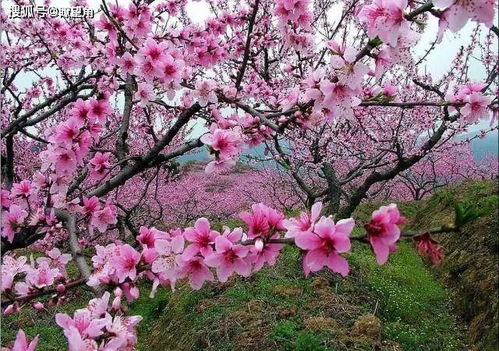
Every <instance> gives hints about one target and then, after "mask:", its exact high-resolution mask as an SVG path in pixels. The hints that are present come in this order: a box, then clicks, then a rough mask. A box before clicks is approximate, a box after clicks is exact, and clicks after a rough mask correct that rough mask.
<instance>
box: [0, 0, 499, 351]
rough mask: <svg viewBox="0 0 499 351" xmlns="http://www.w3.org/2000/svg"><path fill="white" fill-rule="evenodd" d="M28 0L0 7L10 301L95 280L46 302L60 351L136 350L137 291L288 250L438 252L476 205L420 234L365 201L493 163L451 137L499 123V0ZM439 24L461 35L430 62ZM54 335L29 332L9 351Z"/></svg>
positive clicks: (318, 260) (15, 304) (214, 275)
mask: <svg viewBox="0 0 499 351" xmlns="http://www.w3.org/2000/svg"><path fill="white" fill-rule="evenodd" d="M30 4H31V2H28V1H24V0H15V1H12V2H11V3H9V2H7V4H2V6H3V8H2V12H1V18H2V24H1V25H2V29H1V30H2V40H1V49H2V55H1V68H2V78H1V79H2V85H1V99H2V104H1V113H2V120H1V136H2V153H1V156H2V190H1V208H2V209H1V214H2V233H1V245H2V246H1V249H2V269H1V274H2V282H1V299H2V300H1V303H2V314H3V315H4V316H6V315H12V314H16V313H20V312H22V311H23V310H25V309H34V310H36V311H39V312H40V313H42V312H43V311H45V310H46V309H49V308H51V307H53V306H56V305H60V304H65V303H67V301H68V298H69V296H72V295H69V292H72V291H75V290H78V289H87V290H88V289H91V291H92V292H93V294H94V295H95V296H94V298H93V299H92V300H90V301H89V302H88V306H87V307H86V308H83V309H78V310H76V311H74V314H72V315H68V314H65V313H57V314H55V322H56V323H57V325H58V326H60V328H62V330H63V332H64V335H65V337H66V339H67V343H68V345H69V346H68V348H69V350H73V351H77V350H78V351H79V350H106V351H111V350H134V349H135V345H136V343H137V334H136V328H137V326H138V325H139V323H140V322H141V319H142V317H141V316H140V315H129V314H128V313H127V311H128V308H127V305H128V304H130V303H132V302H133V301H134V300H136V299H137V298H138V297H139V294H144V293H145V294H149V295H150V296H149V297H150V298H151V299H154V298H155V294H156V292H157V291H158V289H175V287H176V286H178V285H179V284H181V285H182V284H188V285H190V287H191V288H192V289H195V290H197V289H203V288H204V287H205V286H206V285H207V284H214V282H221V283H223V282H226V281H228V280H230V279H231V278H232V279H233V277H234V276H242V277H249V276H251V275H253V274H255V273H256V272H258V271H259V270H261V269H262V268H263V267H265V266H272V265H274V264H275V263H276V262H277V261H278V260H279V258H280V255H281V251H282V250H283V248H284V246H286V245H294V246H296V247H298V248H299V250H300V251H301V253H302V254H301V259H300V264H301V265H302V267H303V274H304V275H305V276H310V275H313V274H315V272H318V271H321V270H330V271H331V272H333V274H337V275H339V276H342V277H346V276H347V275H348V274H349V272H351V270H352V267H351V264H349V260H348V253H349V252H350V251H351V250H352V248H353V246H352V244H353V242H357V243H358V244H359V245H366V246H368V247H370V248H372V257H373V260H376V262H377V263H378V264H379V265H383V264H385V263H386V262H387V261H389V260H390V256H391V255H396V253H394V252H395V250H397V243H398V242H399V241H400V240H411V241H413V242H414V244H415V245H416V247H417V250H418V251H419V252H420V253H421V254H422V255H425V256H427V257H429V259H430V260H431V262H433V263H435V264H438V263H439V262H440V261H441V260H442V259H443V257H442V253H441V245H440V244H439V242H438V239H437V236H438V235H439V233H450V234H448V235H452V233H453V232H458V231H459V226H460V225H462V224H463V223H464V222H465V221H466V218H464V219H463V220H462V221H459V220H456V222H455V223H451V224H449V223H442V224H441V226H440V227H436V228H428V229H427V230H425V231H409V230H405V229H404V228H403V226H404V224H405V223H406V219H405V217H406V216H404V214H403V213H401V211H400V210H399V209H398V207H397V205H396V204H389V205H386V206H381V207H379V209H377V210H375V211H374V212H373V213H372V217H371V219H370V221H367V222H366V223H360V222H359V221H358V220H355V219H354V218H353V217H352V213H353V212H354V210H355V209H356V208H357V206H358V205H359V204H361V202H363V201H364V200H366V199H372V198H378V199H381V198H382V199H389V200H392V201H394V200H397V198H396V197H395V194H393V193H397V194H396V195H397V196H399V198H402V197H404V196H405V197H406V198H409V199H412V198H414V199H420V198H423V197H424V196H425V195H427V194H429V193H431V192H432V191H433V190H435V189H436V188H438V187H439V186H442V185H445V184H449V183H452V182H457V181H458V180H460V179H468V178H474V177H475V178H490V177H494V176H495V173H494V172H495V171H494V170H496V169H497V168H496V166H495V165H496V162H497V161H496V159H493V160H488V162H489V163H486V162H487V160H486V159H485V160H482V161H480V162H482V163H480V162H478V161H475V160H474V159H473V155H472V154H471V151H470V143H471V142H472V139H473V138H468V139H466V138H459V135H461V134H462V133H464V132H466V131H467V130H468V129H469V128H472V127H473V126H476V125H485V126H486V127H484V129H483V131H482V136H483V135H485V134H487V133H489V132H495V129H496V125H497V123H496V117H497V113H498V100H497V69H498V67H497V51H496V49H497V36H498V35H499V30H498V29H497V27H496V26H494V18H495V15H496V14H495V9H496V6H497V4H496V2H495V0H477V1H460V0H434V1H427V2H426V1H423V0H421V1H412V0H345V1H325V0H275V1H273V0H244V1H220V0H205V1H187V0H156V1H155V0H133V1H129V2H125V3H124V2H121V1H120V2H119V3H118V2H114V1H107V0H103V1H102V2H97V1H95V2H94V1H93V0H92V1H85V0H74V1H72V2H71V6H81V7H83V8H87V7H90V6H92V7H93V8H95V17H94V18H88V17H81V18H79V17H72V18H61V17H51V16H48V15H47V16H34V17H33V18H28V17H26V18H10V16H9V14H10V12H11V11H12V9H11V8H10V5H12V6H20V7H23V6H28V5H30ZM44 4H45V5H47V6H48V5H50V6H54V7H57V6H58V3H56V2H55V1H54V2H52V3H51V2H50V0H48V1H44ZM201 5H203V6H201ZM204 5H206V6H204ZM196 6H201V7H202V8H203V9H204V10H203V11H206V13H205V14H204V15H205V16H204V19H203V20H201V21H194V20H193V18H192V12H193V11H194V12H196V11H200V10H196ZM201 7H200V8H201ZM431 23H438V26H431V25H430V24H431ZM465 25H466V26H467V27H466V28H472V29H471V32H467V33H466V34H463V33H462V32H460V31H461V30H462V28H463V27H464V26H465ZM432 28H433V29H432ZM437 28H438V29H437ZM470 33H471V34H470ZM423 37H425V38H430V41H429V44H428V45H426V46H425V47H424V52H423V53H422V54H421V53H418V54H416V53H415V52H414V48H415V47H416V46H418V45H420V44H421V40H422V38H423ZM443 38H455V39H454V40H459V41H461V42H462V46H461V47H460V48H459V49H458V50H457V51H455V52H448V51H447V50H446V52H445V55H446V56H447V57H451V58H452V60H451V61H449V62H451V64H450V65H449V66H448V67H443V69H444V70H445V72H444V73H443V74H442V75H441V76H440V77H438V78H435V77H434V76H432V75H431V74H430V73H429V72H428V71H427V70H426V69H425V67H426V66H425V60H426V59H427V57H428V55H430V54H431V53H432V52H433V51H435V50H439V48H441V45H443V44H442V41H443ZM470 67H473V69H475V70H479V71H480V72H481V76H483V77H482V79H480V80H478V81H477V80H476V79H474V78H472V77H470V75H471V73H470V70H471V69H470ZM252 150H262V153H261V154H258V155H256V153H252ZM457 150H459V151H457ZM199 152H206V153H207V154H208V156H209V161H208V162H205V163H204V164H203V166H202V167H203V168H202V169H194V170H192V169H191V170H189V171H187V166H184V163H186V162H185V161H182V160H183V157H185V156H186V155H193V154H196V153H199ZM484 162H485V163H484ZM269 165H270V166H269ZM245 167H246V168H245ZM238 177H239V178H238ZM232 178H234V179H232ZM207 187H210V189H209V190H208V191H207V190H206V189H207ZM394 189H399V190H394ZM402 189H405V190H402ZM416 192H417V193H416ZM403 194H406V195H403ZM392 195H393V196H392ZM224 218H238V219H239V220H241V223H243V224H244V225H242V226H241V227H228V226H223V228H222V227H217V225H216V224H217V223H220V220H221V219H224ZM220 228H222V229H220ZM354 228H355V230H354ZM70 266H71V267H76V268H74V269H69V267H70ZM146 283H147V284H148V285H147V286H148V287H147V291H146V290H144V289H142V288H141V289H140V290H139V285H140V287H143V286H144V284H146ZM43 343H44V340H43V338H39V337H34V338H33V337H27V335H26V333H25V332H24V331H23V330H19V331H18V333H17V337H16V339H15V341H13V343H12V344H10V345H5V347H6V348H5V350H16V351H27V350H30V351H33V350H35V349H36V348H37V347H40V345H42V344H43ZM2 350H3V349H2Z"/></svg>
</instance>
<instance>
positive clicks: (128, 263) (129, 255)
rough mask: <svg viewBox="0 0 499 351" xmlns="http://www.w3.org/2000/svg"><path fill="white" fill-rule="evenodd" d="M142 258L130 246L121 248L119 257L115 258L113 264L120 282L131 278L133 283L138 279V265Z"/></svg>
mask: <svg viewBox="0 0 499 351" xmlns="http://www.w3.org/2000/svg"><path fill="white" fill-rule="evenodd" d="M140 258H141V255H140V253H138V252H137V251H136V250H135V249H134V248H133V247H131V246H130V245H128V244H125V245H122V246H119V255H118V256H116V257H114V259H113V263H114V268H115V269H116V275H117V276H118V279H119V282H120V283H121V282H124V281H125V279H127V278H130V279H131V280H132V281H133V280H135V278H136V277H137V264H138V263H139V261H140Z"/></svg>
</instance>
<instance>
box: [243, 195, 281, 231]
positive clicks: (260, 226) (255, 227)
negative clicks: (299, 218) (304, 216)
mask: <svg viewBox="0 0 499 351" xmlns="http://www.w3.org/2000/svg"><path fill="white" fill-rule="evenodd" d="M251 209H252V210H253V212H252V213H250V212H243V213H241V214H240V215H239V218H241V219H242V220H243V221H244V222H245V223H246V224H247V225H248V227H249V230H248V238H250V239H255V238H258V237H261V238H263V239H265V238H268V237H270V236H272V235H274V234H275V233H276V231H281V230H285V229H286V228H285V226H284V222H283V220H284V215H283V214H282V213H281V212H279V211H277V210H275V209H273V208H270V207H268V206H266V205H264V204H262V203H260V204H255V205H253V206H251Z"/></svg>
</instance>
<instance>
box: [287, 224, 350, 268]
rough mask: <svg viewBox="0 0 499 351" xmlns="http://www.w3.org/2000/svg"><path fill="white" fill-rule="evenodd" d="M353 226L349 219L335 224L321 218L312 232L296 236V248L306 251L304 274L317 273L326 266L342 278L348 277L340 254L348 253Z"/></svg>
mask: <svg viewBox="0 0 499 351" xmlns="http://www.w3.org/2000/svg"><path fill="white" fill-rule="evenodd" d="M354 225H355V222H354V220H353V219H351V218H349V219H342V220H340V221H338V223H336V224H335V223H334V221H333V220H332V219H331V218H326V217H322V218H321V219H320V220H319V221H318V222H317V223H316V225H315V226H314V231H313V232H310V231H308V232H302V233H300V234H298V235H297V236H296V237H295V243H296V246H298V247H299V248H301V249H303V250H306V251H307V254H306V255H305V258H304V260H303V266H304V269H305V273H306V274H307V272H310V271H311V272H317V271H319V270H321V269H322V268H323V267H324V266H327V267H328V268H329V269H331V270H332V271H333V272H336V273H339V274H341V275H342V276H346V275H348V272H349V267H348V262H347V260H346V259H345V258H343V257H342V256H340V254H341V253H346V252H349V251H350V248H351V243H350V233H351V232H352V229H353V227H354Z"/></svg>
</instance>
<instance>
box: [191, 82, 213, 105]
mask: <svg viewBox="0 0 499 351" xmlns="http://www.w3.org/2000/svg"><path fill="white" fill-rule="evenodd" d="M215 88H216V83H215V81H213V80H211V79H207V80H203V81H199V82H196V86H195V90H193V91H192V96H193V97H194V99H197V101H198V103H199V105H201V106H203V107H204V106H206V105H208V104H209V103H215V102H217V101H218V98H217V94H216V92H215Z"/></svg>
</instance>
